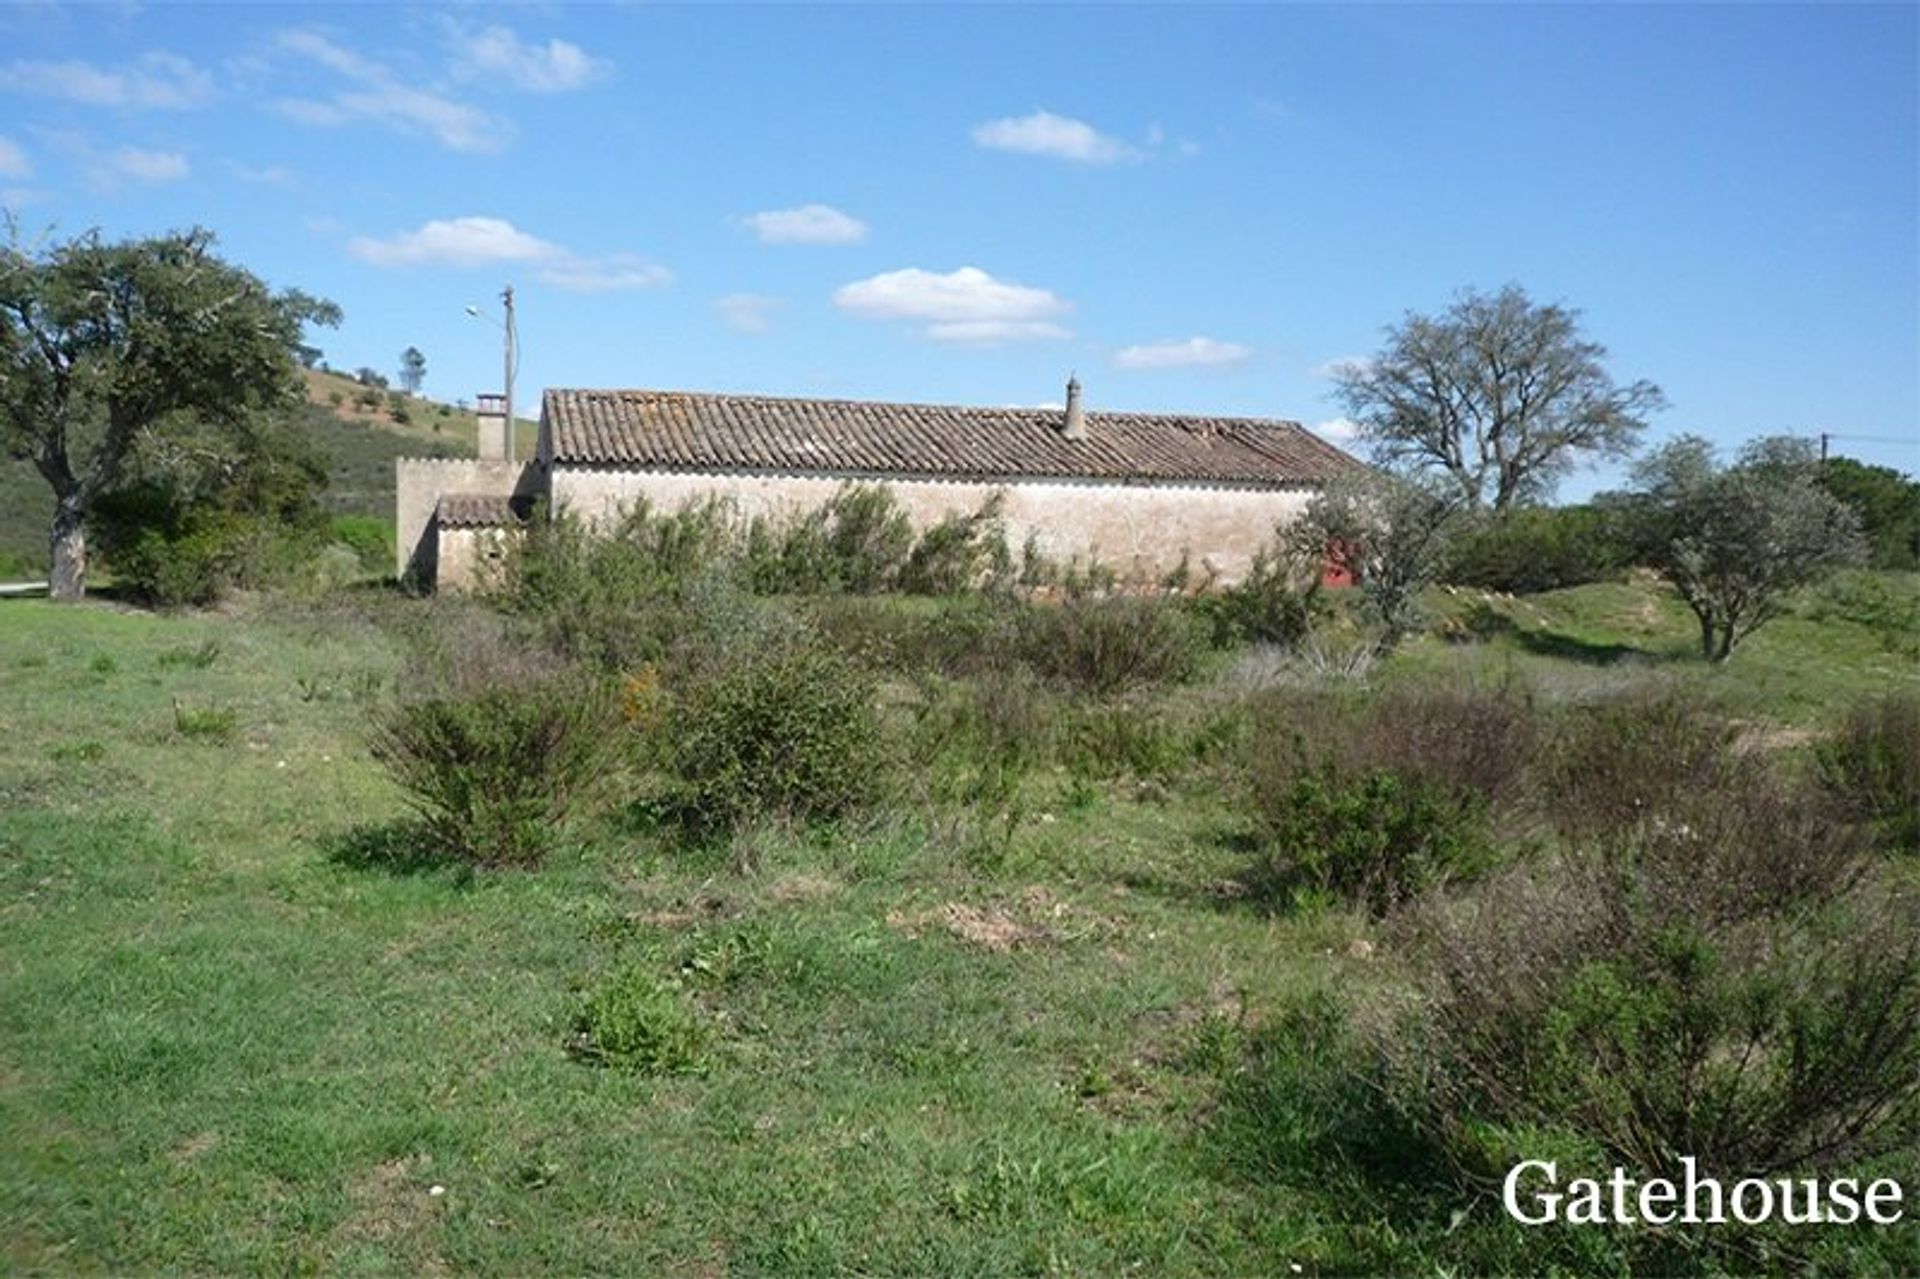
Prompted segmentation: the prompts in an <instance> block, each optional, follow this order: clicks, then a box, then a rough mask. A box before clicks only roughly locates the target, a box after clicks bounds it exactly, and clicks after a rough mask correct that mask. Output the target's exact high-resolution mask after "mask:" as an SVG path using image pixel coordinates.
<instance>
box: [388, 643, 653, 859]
mask: <svg viewBox="0 0 1920 1279" xmlns="http://www.w3.org/2000/svg"><path fill="white" fill-rule="evenodd" d="M617 727H618V718H617V715H616V714H615V712H614V709H613V701H612V698H611V697H610V696H609V695H608V693H607V692H606V690H605V689H604V688H603V687H602V686H601V685H600V684H599V683H598V682H593V681H588V680H584V679H580V678H577V677H569V676H566V675H548V676H545V677H541V676H535V675H530V674H525V673H518V672H501V671H485V672H479V673H475V674H473V675H470V676H468V677H467V678H466V679H464V680H462V681H457V682H454V683H452V684H451V685H450V686H449V687H446V688H444V689H442V690H437V691H435V692H433V693H430V694H428V695H426V696H422V697H417V698H414V699H412V700H409V701H403V702H400V703H398V704H395V705H392V706H389V707H387V708H386V709H384V710H382V711H380V712H379V713H378V714H377V715H376V717H375V721H374V727H373V755H374V758H375V759H377V760H379V761H380V763H381V764H383V765H384V766H385V767H386V769H387V772H388V774H389V775H391V776H392V777H393V779H394V780H395V781H396V782H398V783H399V784H400V786H401V788H402V790H403V791H404V792H405V795H406V800H407V803H408V804H409V806H411V807H412V809H413V810H414V812H415V813H417V814H418V815H419V817H420V818H421V820H422V822H423V823H424V824H425V826H426V829H427V831H428V833H429V835H430V836H431V837H432V838H433V839H434V841H435V842H436V843H438V844H439V845H440V846H441V847H443V848H444V849H446V850H447V851H448V852H449V853H452V854H453V855H455V856H458V857H461V858H464V859H466V860H468V861H472V862H476V863H480V864H483V865H507V864H519V865H531V864H534V863H537V862H538V861H539V860H540V859H541V857H543V856H544V855H545V854H546V853H547V851H548V850H549V849H550V848H551V847H552V845H553V842H554V839H555V836H556V833H557V831H558V830H559V828H560V824H561V823H562V821H563V820H564V819H565V818H566V816H567V814H568V812H569V810H570V809H571V808H572V806H573V805H574V803H575V802H576V801H577V800H578V799H579V798H580V797H581V795H582V794H583V793H585V792H587V791H588V790H589V788H591V787H592V786H593V784H594V783H595V782H597V781H599V780H600V778H601V777H603V776H604V775H605V774H606V772H607V771H608V770H609V768H610V767H611V766H612V764H613V762H614V752H615V749H616V733H617Z"/></svg>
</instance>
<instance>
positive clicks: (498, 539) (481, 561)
mask: <svg viewBox="0 0 1920 1279" xmlns="http://www.w3.org/2000/svg"><path fill="white" fill-rule="evenodd" d="M520 536H523V533H522V531H521V530H520V529H518V528H511V529H506V528H442V529H440V530H439V537H438V538H437V539H436V546H435V557H436V558H435V562H434V576H433V588H434V589H435V590H437V591H464V590H468V589H470V588H471V587H473V586H474V585H476V584H477V583H478V582H479V581H480V580H481V578H482V577H483V576H485V575H486V574H488V573H490V572H493V571H495V566H496V565H498V564H499V563H500V561H501V560H502V559H504V558H505V557H506V553H507V547H508V545H509V543H510V542H511V540H512V539H514V538H516V537H520Z"/></svg>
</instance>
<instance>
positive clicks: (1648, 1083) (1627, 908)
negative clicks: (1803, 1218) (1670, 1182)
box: [1390, 778, 1920, 1176]
mask: <svg viewBox="0 0 1920 1279" xmlns="http://www.w3.org/2000/svg"><path fill="white" fill-rule="evenodd" d="M1769 786H1771V787H1772V788H1773V789H1772V793H1774V794H1775V795H1776V796H1777V797H1778V798H1777V799H1776V801H1775V802H1773V803H1770V804H1769V803H1765V802H1763V797H1764V796H1765V795H1767V794H1768V793H1769ZM1779 789H1780V788H1779V787H1778V785H1777V780H1776V779H1772V778H1766V779H1748V782H1747V784H1745V785H1743V786H1740V787H1739V788H1738V793H1734V792H1732V791H1729V792H1722V793H1720V794H1721V796H1722V800H1723V802H1721V803H1720V804H1718V805H1715V806H1713V808H1712V811H1711V812H1710V813H1704V812H1703V811H1702V809H1701V808H1699V807H1696V809H1695V810H1694V812H1693V813H1692V815H1691V820H1690V821H1688V822H1686V823H1682V824H1674V823H1665V822H1659V823H1656V822H1647V823H1643V824H1641V825H1639V826H1638V827H1635V828H1632V829H1621V830H1616V831H1614V832H1613V833H1610V834H1608V835H1606V836H1604V837H1601V838H1598V839H1596V840H1594V841H1593V842H1590V843H1586V844H1583V845H1581V846H1579V847H1577V848H1576V849H1574V850H1573V851H1571V852H1568V853H1567V854H1565V855H1564V856H1562V857H1559V858H1556V859H1552V860H1549V861H1535V862H1532V863H1527V864H1522V865H1519V866H1515V867H1513V868H1511V869H1509V870H1508V871H1506V872H1504V873H1503V874H1501V875H1499V876H1497V877H1495V878H1494V879H1493V880H1491V881H1489V882H1487V883H1485V884H1483V885H1482V886H1481V887H1479V888H1478V889H1477V890H1476V891H1475V892H1473V893H1472V894H1470V895H1468V896H1465V897H1462V898H1458V899H1454V900H1449V901H1435V902H1430V903H1427V904H1426V905H1424V906H1422V907H1419V908H1416V909H1415V910H1414V911H1413V912H1410V913H1409V915H1408V916H1405V917H1403V923H1402V924H1401V928H1402V929H1403V932H1402V935H1401V940H1402V941H1403V943H1404V945H1405V947H1406V949H1407V951H1408V952H1409V955H1410V957H1411V959H1412V961H1413V963H1412V965H1411V969H1412V971H1413V972H1414V973H1415V974H1417V979H1418V981H1419V982H1420V984H1421V985H1422V987H1423V988H1424V992H1425V994H1426V996H1427V998H1428V1000H1429V1001H1430V1008H1431V1014H1430V1020H1429V1022H1428V1023H1427V1026H1426V1028H1425V1029H1426V1033H1424V1034H1415V1035H1411V1036H1408V1037H1407V1038H1405V1039H1403V1040H1401V1041H1400V1045H1399V1047H1398V1048H1396V1049H1392V1050H1390V1051H1393V1052H1396V1053H1397V1054H1398V1055H1399V1056H1400V1058H1401V1065H1402V1068H1403V1070H1405V1071H1406V1072H1407V1073H1408V1075H1409V1076H1410V1077H1417V1078H1418V1079H1419V1080H1421V1081H1423V1086H1424V1087H1426V1088H1428V1089H1431V1090H1433V1095H1434V1098H1435V1100H1436V1101H1437V1102H1438V1108H1437V1112H1436V1113H1437V1116H1438V1119H1437V1122H1438V1123H1439V1124H1440V1125H1441V1127H1442V1129H1443V1132H1442V1136H1443V1138H1444V1140H1445V1141H1446V1143H1447V1144H1448V1146H1449V1148H1450V1149H1451V1150H1452V1151H1453V1154H1454V1157H1455V1158H1456V1159H1457V1160H1458V1161H1459V1162H1460V1163H1461V1164H1462V1166H1463V1168H1464V1169H1465V1170H1466V1171H1467V1172H1468V1173H1469V1174H1474V1175H1484V1174H1489V1173H1492V1174H1496V1175H1497V1174H1498V1173H1499V1172H1500V1171H1502V1170H1504V1169H1505V1168H1506V1167H1508V1166H1510V1165H1511V1162H1512V1160H1513V1159H1514V1158H1516V1157H1519V1155H1520V1153H1521V1152H1522V1151H1523V1150H1524V1149H1525V1148H1527V1147H1528V1146H1529V1143H1531V1147H1532V1148H1533V1149H1535V1150H1537V1149H1540V1148H1543V1146H1551V1145H1552V1144H1553V1143H1554V1142H1556V1141H1560V1142H1562V1143H1564V1148H1566V1149H1570V1150H1588V1151H1592V1152H1595V1153H1596V1155H1599V1156H1603V1157H1604V1158H1605V1159H1610V1160H1615V1161H1624V1162H1625V1163H1627V1164H1629V1165H1631V1166H1632V1167H1635V1168H1638V1169H1640V1170H1642V1171H1643V1172H1645V1173H1660V1174H1668V1173H1671V1172H1673V1171H1674V1170H1675V1163H1674V1161H1675V1160H1676V1159H1677V1158H1678V1157H1679V1156H1680V1155H1683V1154H1684V1155H1692V1156H1694V1157H1696V1158H1698V1159H1699V1160H1700V1161H1701V1163H1702V1165H1703V1166H1704V1167H1706V1168H1709V1169H1714V1170H1726V1171H1736V1170H1737V1171H1738V1173H1739V1174H1740V1175H1743V1176H1761V1175H1769V1174H1773V1173H1777V1172H1785V1171H1798V1170H1802V1169H1813V1168H1823V1167H1830V1166H1833V1165H1835V1164H1838V1163H1841V1162H1845V1161H1856V1160H1860V1159H1866V1158H1870V1157H1872V1156H1874V1155H1876V1154H1879V1153H1883V1152H1886V1151H1889V1150H1892V1149H1896V1148H1898V1147H1899V1146H1900V1145H1901V1144H1902V1143H1904V1142H1906V1141H1908V1140H1910V1139H1911V1137H1912V1135H1913V1134H1914V1131H1915V1123H1916V1120H1920V932H1916V930H1915V925H1916V924H1920V902H1916V901H1915V899H1914V898H1913V897H1912V896H1911V895H1910V894H1907V893H1902V892H1897V891H1895V890H1894V889H1893V888H1891V887H1890V886H1889V885H1888V884H1887V883H1886V882H1883V881H1880V880H1877V879H1875V878H1873V877H1872V876H1871V875H1870V873H1869V865H1870V863H1869V862H1868V860H1867V858H1866V857H1865V855H1864V850H1863V847H1862V845H1861V844H1860V842H1859V841H1858V840H1857V839H1855V838H1854V837H1853V835H1852V833H1851V832H1849V831H1848V830H1847V829H1845V828H1844V827H1841V826H1837V825H1835V824H1833V823H1831V822H1823V821H1820V820H1817V819H1816V818H1813V817H1808V816H1805V815H1802V816H1801V817H1799V818H1797V819H1796V817H1795V813H1796V809H1797V808H1804V805H1796V803H1795V800H1794V797H1792V796H1783V795H1780V794H1779ZM1555 1134H1557V1135H1558V1136H1557V1137H1556V1136H1555Z"/></svg>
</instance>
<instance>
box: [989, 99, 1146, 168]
mask: <svg viewBox="0 0 1920 1279" xmlns="http://www.w3.org/2000/svg"><path fill="white" fill-rule="evenodd" d="M973 141H974V145H975V146H981V147H985V148H987V149H988V150H990V151H1015V152H1018V153H1020V154H1022V155H1040V156H1048V157H1051V158H1053V159H1056V160H1070V161H1072V162H1073V163H1075V164H1090V165H1102V164H1119V163H1121V162H1122V161H1125V160H1137V159H1139V158H1140V152H1139V150H1138V149H1137V148H1135V147H1132V146H1129V145H1128V144H1126V143H1125V142H1122V141H1120V139H1118V138H1115V137H1110V136H1109V135H1107V134H1105V133H1102V132H1100V130H1098V129H1096V128H1094V127H1093V126H1092V125H1090V124H1088V123H1087V122H1086V121H1084V120H1075V119H1072V118H1071V117H1068V116H1063V115H1055V114H1054V113H1053V112H1051V111H1035V112H1034V113H1033V114H1032V115H1024V116H1009V117H1007V118H1006V119H1003V120H989V121H987V122H986V123H984V124H976V125H974V126H973Z"/></svg>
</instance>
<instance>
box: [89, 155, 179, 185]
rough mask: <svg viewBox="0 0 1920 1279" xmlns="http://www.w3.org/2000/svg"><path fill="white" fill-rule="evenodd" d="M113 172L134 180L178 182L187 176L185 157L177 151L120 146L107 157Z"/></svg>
mask: <svg viewBox="0 0 1920 1279" xmlns="http://www.w3.org/2000/svg"><path fill="white" fill-rule="evenodd" d="M107 164H108V165H110V166H111V167H112V169H113V171H114V172H115V173H118V174H120V175H121V176H123V177H128V178H132V179H133V180H134V181H135V182H178V181H179V180H180V179H182V178H184V177H186V176H187V157H185V156H183V155H181V154H180V153H179V152H178V151H144V150H142V149H141V148H139V147H121V148H120V149H119V150H118V151H115V152H114V153H113V154H112V155H110V156H108V157H107Z"/></svg>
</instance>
